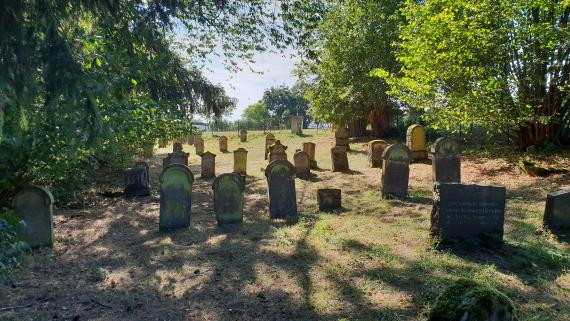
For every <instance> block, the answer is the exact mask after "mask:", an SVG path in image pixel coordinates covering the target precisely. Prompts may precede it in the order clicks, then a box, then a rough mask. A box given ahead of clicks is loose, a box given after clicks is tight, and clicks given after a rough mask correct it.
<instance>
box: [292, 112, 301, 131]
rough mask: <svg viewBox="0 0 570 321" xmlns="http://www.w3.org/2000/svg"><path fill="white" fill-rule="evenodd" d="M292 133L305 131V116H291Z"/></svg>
mask: <svg viewBox="0 0 570 321" xmlns="http://www.w3.org/2000/svg"><path fill="white" fill-rule="evenodd" d="M291 133H292V134H297V135H301V134H302V133H303V116H292V117H291Z"/></svg>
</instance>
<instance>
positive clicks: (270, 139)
mask: <svg viewBox="0 0 570 321" xmlns="http://www.w3.org/2000/svg"><path fill="white" fill-rule="evenodd" d="M273 144H275V135H273V134H272V133H269V134H267V135H266V136H265V160H267V157H269V146H271V145H273Z"/></svg>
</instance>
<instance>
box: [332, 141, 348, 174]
mask: <svg viewBox="0 0 570 321" xmlns="http://www.w3.org/2000/svg"><path fill="white" fill-rule="evenodd" d="M331 160H332V171H333V172H348V171H349V170H350V169H349V167H348V156H347V155H346V147H343V146H335V147H333V148H331Z"/></svg>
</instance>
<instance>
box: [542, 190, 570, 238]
mask: <svg viewBox="0 0 570 321" xmlns="http://www.w3.org/2000/svg"><path fill="white" fill-rule="evenodd" d="M544 226H546V227H547V228H549V229H550V230H553V231H562V230H570V190H564V191H558V192H554V193H550V194H548V195H547V197H546V207H545V209H544Z"/></svg>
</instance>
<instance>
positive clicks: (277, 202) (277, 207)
mask: <svg viewBox="0 0 570 321" xmlns="http://www.w3.org/2000/svg"><path fill="white" fill-rule="evenodd" d="M265 177H267V185H268V187H269V188H268V190H269V216H270V217H271V218H282V219H287V220H291V221H294V220H296V219H297V197H296V195H295V167H293V165H292V164H291V163H289V162H288V161H286V160H276V161H273V162H271V163H270V164H269V165H268V166H267V168H266V169H265Z"/></svg>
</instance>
